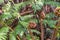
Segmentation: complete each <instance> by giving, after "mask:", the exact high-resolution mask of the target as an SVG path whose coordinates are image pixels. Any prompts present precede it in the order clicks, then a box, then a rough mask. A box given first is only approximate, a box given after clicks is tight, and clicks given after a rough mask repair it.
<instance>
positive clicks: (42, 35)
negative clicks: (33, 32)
mask: <svg viewBox="0 0 60 40" xmlns="http://www.w3.org/2000/svg"><path fill="white" fill-rule="evenodd" d="M40 21H41V22H40V28H41V34H40V36H41V40H44V27H43V23H42V21H43V20H42V19H41V20H40Z"/></svg>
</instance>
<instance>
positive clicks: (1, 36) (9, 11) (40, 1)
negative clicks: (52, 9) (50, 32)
mask: <svg viewBox="0 0 60 40" xmlns="http://www.w3.org/2000/svg"><path fill="white" fill-rule="evenodd" d="M48 1H49V2H47V1H44V0H36V1H34V0H28V1H25V2H21V3H18V4H11V2H9V0H8V3H7V4H4V6H3V7H2V10H3V13H2V15H0V24H1V25H2V27H0V40H8V37H9V40H17V39H16V38H17V35H19V36H20V37H21V40H22V38H23V36H25V35H26V36H25V37H26V38H27V40H32V38H31V35H30V34H29V31H28V25H29V22H35V23H36V24H38V23H39V22H38V21H39V20H38V19H37V18H32V17H33V16H36V14H34V13H36V12H37V10H41V8H42V6H43V5H44V3H45V4H51V5H53V6H57V7H59V6H60V3H58V2H53V1H51V0H48ZM1 3H4V2H3V0H0V4H1ZM28 4H31V5H32V9H33V10H34V13H33V15H32V14H31V15H26V16H21V15H20V14H19V11H21V8H23V7H25V6H26V5H28ZM54 17H55V15H54V13H49V14H47V15H46V19H44V20H43V23H44V25H45V26H46V24H48V26H49V27H50V28H53V29H54V28H55V25H56V22H57V20H52V18H54ZM15 18H18V20H19V21H18V24H17V26H15V27H14V29H12V30H11V28H10V26H9V25H10V24H12V22H13V20H14V19H15ZM2 22H3V23H2ZM14 24H15V23H14ZM1 25H0V26H1ZM31 32H34V33H36V34H38V35H40V31H38V30H35V29H31ZM59 32H60V30H59ZM59 32H58V35H59ZM24 34H25V35H24ZM58 35H57V36H58ZM59 37H60V36H59ZM34 38H35V39H36V40H39V37H37V36H34Z"/></svg>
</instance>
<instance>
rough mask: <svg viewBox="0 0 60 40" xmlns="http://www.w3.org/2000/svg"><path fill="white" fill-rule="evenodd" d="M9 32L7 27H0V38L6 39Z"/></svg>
mask: <svg viewBox="0 0 60 40" xmlns="http://www.w3.org/2000/svg"><path fill="white" fill-rule="evenodd" d="M8 32H9V28H8V27H2V28H1V29H0V40H6V39H7V36H8V35H7V34H8Z"/></svg>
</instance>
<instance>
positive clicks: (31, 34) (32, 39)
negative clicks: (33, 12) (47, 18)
mask: <svg viewBox="0 0 60 40" xmlns="http://www.w3.org/2000/svg"><path fill="white" fill-rule="evenodd" d="M28 31H29V34H30V35H31V37H32V40H34V36H33V33H32V32H31V29H30V24H29V26H28Z"/></svg>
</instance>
